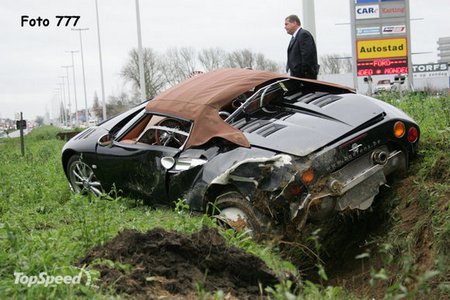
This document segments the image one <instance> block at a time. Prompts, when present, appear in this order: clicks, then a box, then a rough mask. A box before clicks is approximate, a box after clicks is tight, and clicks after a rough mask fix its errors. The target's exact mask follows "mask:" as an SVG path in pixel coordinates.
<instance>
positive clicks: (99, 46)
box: [95, 0, 106, 121]
mask: <svg viewBox="0 0 450 300" xmlns="http://www.w3.org/2000/svg"><path fill="white" fill-rule="evenodd" d="M95 11H96V13H97V37H98V56H99V58H100V79H101V83H102V105H103V121H105V120H106V103H105V85H104V83H103V61H102V45H101V43H100V21H99V19H98V4H97V0H95Z"/></svg>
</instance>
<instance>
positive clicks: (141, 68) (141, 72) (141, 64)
mask: <svg viewBox="0 0 450 300" xmlns="http://www.w3.org/2000/svg"><path fill="white" fill-rule="evenodd" d="M136 22H137V35H138V54H139V78H140V85H141V101H142V102H144V101H145V100H146V95H145V89H146V87H145V77H144V57H143V53H142V38H141V16H140V12H139V0H136Z"/></svg>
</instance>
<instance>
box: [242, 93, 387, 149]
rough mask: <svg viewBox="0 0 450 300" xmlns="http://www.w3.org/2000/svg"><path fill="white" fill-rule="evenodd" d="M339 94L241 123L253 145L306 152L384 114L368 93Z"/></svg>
mask: <svg viewBox="0 0 450 300" xmlns="http://www.w3.org/2000/svg"><path fill="white" fill-rule="evenodd" d="M336 97H338V99H337V100H336V101H334V102H333V103H331V104H328V105H326V106H322V107H320V106H317V105H315V104H306V103H295V104H293V105H292V106H291V108H293V109H292V112H288V113H284V115H283V114H282V115H277V116H276V117H274V118H273V119H266V120H264V119H256V120H250V121H249V122H247V123H246V124H238V126H239V127H240V129H241V130H242V131H243V132H244V134H245V136H246V137H247V139H248V140H249V142H250V144H251V145H252V146H257V147H263V148H266V149H272V150H275V151H279V152H284V153H288V154H293V155H297V156H306V155H308V154H310V153H312V152H314V151H316V150H318V149H320V148H322V147H324V146H326V145H328V144H330V143H331V142H333V141H336V140H338V139H339V138H341V137H343V136H345V135H347V134H349V133H350V132H351V131H354V130H355V129H356V128H361V129H362V128H363V127H364V124H372V122H373V120H375V119H377V118H382V117H383V115H384V110H383V108H382V107H381V106H379V105H377V103H376V102H375V101H372V100H371V99H370V98H368V97H365V96H361V95H354V94H346V95H341V96H336Z"/></svg>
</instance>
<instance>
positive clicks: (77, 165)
mask: <svg viewBox="0 0 450 300" xmlns="http://www.w3.org/2000/svg"><path fill="white" fill-rule="evenodd" d="M67 174H68V177H69V183H70V187H71V188H72V190H73V191H74V192H75V193H81V194H86V193H88V192H91V193H94V194H95V195H97V196H100V195H102V194H103V193H104V191H103V188H102V185H101V183H100V181H98V180H97V177H96V176H95V174H94V171H93V170H92V168H91V167H89V165H87V164H86V163H84V162H82V161H81V159H80V156H79V155H78V154H76V155H73V156H72V157H70V159H69V161H68V163H67Z"/></svg>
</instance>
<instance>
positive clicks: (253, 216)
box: [214, 191, 264, 237]
mask: <svg viewBox="0 0 450 300" xmlns="http://www.w3.org/2000/svg"><path fill="white" fill-rule="evenodd" d="M215 207H216V208H217V210H218V212H217V214H216V215H215V216H214V217H215V218H216V219H217V220H219V224H220V225H222V226H223V227H226V228H232V229H234V230H236V231H239V232H247V233H248V234H250V235H251V236H253V237H255V236H259V235H260V234H261V233H262V228H264V221H263V217H262V216H261V214H260V213H259V212H258V211H256V209H255V208H254V207H253V206H252V205H251V203H250V202H249V201H248V200H246V199H245V198H244V197H243V196H242V195H241V194H240V193H238V192H235V191H231V192H227V193H224V194H221V195H220V196H218V197H217V198H216V201H215Z"/></svg>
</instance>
